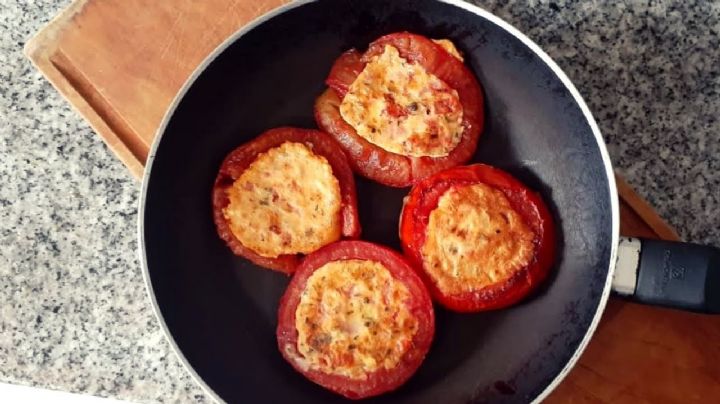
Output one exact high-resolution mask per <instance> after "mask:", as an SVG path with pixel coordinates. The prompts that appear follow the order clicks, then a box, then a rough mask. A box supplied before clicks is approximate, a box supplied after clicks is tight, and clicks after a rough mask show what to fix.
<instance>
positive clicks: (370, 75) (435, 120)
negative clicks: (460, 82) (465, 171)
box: [340, 41, 463, 157]
mask: <svg viewBox="0 0 720 404" xmlns="http://www.w3.org/2000/svg"><path fill="white" fill-rule="evenodd" d="M448 42H449V41H448ZM451 45H452V44H451ZM340 114H341V115H342V117H343V119H344V120H345V121H346V122H347V123H349V124H350V125H351V126H352V127H353V128H355V131H356V132H357V133H358V135H360V136H361V137H363V138H364V139H366V140H367V141H369V142H370V143H373V144H375V145H377V146H379V147H381V148H383V149H385V150H387V151H389V152H392V153H397V154H401V155H405V156H414V157H421V156H430V157H441V156H447V155H448V154H449V153H450V152H451V151H452V150H453V149H455V147H456V146H457V145H458V143H459V142H460V139H461V138H462V133H463V126H462V121H463V109H462V105H461V104H460V98H459V96H458V93H457V91H455V89H453V88H451V87H450V86H448V85H447V84H446V83H445V82H444V81H442V80H440V79H439V78H437V77H436V76H434V75H433V74H431V73H429V72H427V71H426V70H425V68H423V67H422V66H421V65H419V64H417V63H409V62H408V61H407V60H405V59H403V58H402V57H401V56H400V54H399V52H398V50H397V49H396V48H395V47H393V46H390V45H386V46H385V50H384V51H383V53H382V54H380V55H377V56H375V57H374V58H372V60H371V61H370V62H368V63H367V65H366V66H365V69H363V71H362V72H361V73H360V75H358V77H357V79H355V81H354V82H353V83H352V85H351V86H350V89H349V90H348V92H347V94H346V95H345V97H344V98H343V101H342V103H341V104H340Z"/></svg>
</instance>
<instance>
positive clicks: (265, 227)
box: [223, 142, 342, 258]
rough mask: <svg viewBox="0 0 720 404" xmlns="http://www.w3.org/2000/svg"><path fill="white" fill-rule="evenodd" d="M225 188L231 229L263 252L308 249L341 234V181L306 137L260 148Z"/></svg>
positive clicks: (272, 253)
mask: <svg viewBox="0 0 720 404" xmlns="http://www.w3.org/2000/svg"><path fill="white" fill-rule="evenodd" d="M226 192H227V196H228V199H229V203H228V205H227V206H226V207H225V208H224V209H223V214H224V216H225V219H226V220H227V221H228V224H229V227H230V230H231V231H232V233H233V234H234V235H235V237H237V239H238V240H239V241H240V242H241V243H242V244H243V245H244V246H245V247H247V248H250V249H251V250H253V251H254V252H255V253H257V254H259V255H261V256H263V257H271V258H275V257H278V256H280V255H283V254H297V253H303V254H307V253H310V252H313V251H315V250H317V249H318V248H320V247H322V246H324V245H326V244H329V243H331V242H333V241H336V240H338V239H339V238H340V235H341V230H342V229H341V216H340V208H341V196H340V184H339V182H338V180H337V178H336V177H335V176H334V175H333V172H332V167H331V166H330V164H329V163H328V162H327V160H326V159H325V157H322V156H320V155H316V154H315V153H313V151H312V150H311V149H310V148H309V147H308V146H306V145H305V144H303V143H295V142H285V143H283V144H281V145H280V146H277V147H275V148H272V149H270V150H268V151H266V152H264V153H261V154H259V155H258V156H257V158H256V159H255V161H253V162H252V163H251V164H250V166H248V168H247V169H246V170H245V171H244V172H243V173H242V174H241V175H240V177H238V178H237V179H236V180H235V182H234V183H233V184H232V186H230V187H229V188H228V189H227V191H226Z"/></svg>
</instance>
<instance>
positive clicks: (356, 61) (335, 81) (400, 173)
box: [315, 32, 484, 187]
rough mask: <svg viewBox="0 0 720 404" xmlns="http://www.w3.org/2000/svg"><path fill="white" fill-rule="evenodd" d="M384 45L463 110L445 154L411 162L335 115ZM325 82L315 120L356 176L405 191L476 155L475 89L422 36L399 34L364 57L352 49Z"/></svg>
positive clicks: (479, 111)
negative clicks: (453, 96) (445, 89)
mask: <svg viewBox="0 0 720 404" xmlns="http://www.w3.org/2000/svg"><path fill="white" fill-rule="evenodd" d="M385 45H391V46H393V47H395V48H397V49H398V51H399V53H400V56H401V57H403V58H404V59H405V60H407V61H409V62H411V63H417V64H419V65H421V66H423V67H424V68H425V70H426V71H428V72H429V73H431V74H433V75H435V76H437V77H438V78H440V79H441V80H443V81H444V82H445V83H447V84H448V85H449V86H450V87H452V88H453V89H455V90H456V91H457V93H458V96H459V98H460V103H461V104H462V107H463V122H462V127H463V133H462V136H461V139H460V142H459V144H458V145H457V146H456V147H455V148H454V149H453V150H452V151H451V152H450V153H449V154H448V155H446V156H443V157H412V156H405V155H401V154H395V153H392V152H389V151H387V150H385V149H383V148H381V147H379V146H376V145H374V144H372V143H370V142H368V141H367V140H365V139H364V138H362V137H361V136H359V135H358V134H357V132H356V131H355V129H354V128H353V127H352V126H351V125H349V124H348V123H347V122H345V120H344V119H343V118H342V116H341V115H340V112H339V110H338V108H339V106H340V103H341V102H342V99H343V98H344V97H345V94H346V93H347V91H348V88H349V87H350V85H351V84H352V83H353V82H354V81H355V79H356V78H357V76H358V75H359V74H360V73H361V72H362V70H363V69H364V67H365V64H366V63H367V62H368V61H369V60H370V58H372V57H373V56H375V55H378V54H380V53H382V52H383V49H384V47H385ZM326 83H327V85H328V86H329V87H330V88H329V89H328V90H326V91H325V92H324V93H323V94H322V95H321V96H320V97H319V98H318V99H317V100H316V102H315V119H316V121H317V123H318V126H319V127H320V128H321V129H323V130H325V131H326V132H328V133H330V134H331V135H333V136H334V137H335V138H336V139H337V140H338V141H339V142H340V144H341V145H342V146H343V148H344V149H345V150H346V152H347V153H348V157H349V159H350V162H351V164H352V166H353V168H354V169H355V171H357V172H358V173H359V174H361V175H363V176H365V177H368V178H370V179H373V180H375V181H378V182H380V183H382V184H385V185H389V186H394V187H405V186H410V185H412V184H414V183H415V182H417V181H418V180H420V179H422V178H425V177H427V176H429V175H432V174H434V173H436V172H438V171H441V170H443V169H446V168H450V167H454V166H457V165H459V164H463V163H465V162H466V161H468V160H469V159H470V158H471V157H472V155H473V154H474V153H475V149H476V147H477V141H478V138H479V137H480V132H481V131H482V128H483V125H484V111H483V106H484V101H483V95H482V90H481V88H480V84H479V83H478V82H477V80H476V79H475V76H474V75H473V73H472V72H471V71H470V69H469V68H468V67H467V66H466V65H465V64H463V62H461V61H460V60H458V59H457V58H456V57H454V56H453V55H451V54H450V53H449V52H448V51H447V50H446V49H445V48H443V47H442V46H440V45H439V44H437V43H435V42H433V41H432V40H430V39H428V38H426V37H424V36H421V35H417V34H412V33H409V32H400V33H395V34H390V35H386V36H383V37H380V38H379V39H377V40H376V41H375V42H373V43H371V44H370V46H369V48H368V50H367V51H366V52H365V53H364V54H361V53H360V52H358V51H357V50H355V49H351V50H349V51H347V52H345V53H343V54H342V55H340V57H339V58H338V59H337V60H336V61H335V63H334V65H333V67H332V68H331V70H330V75H329V77H328V78H327V80H326Z"/></svg>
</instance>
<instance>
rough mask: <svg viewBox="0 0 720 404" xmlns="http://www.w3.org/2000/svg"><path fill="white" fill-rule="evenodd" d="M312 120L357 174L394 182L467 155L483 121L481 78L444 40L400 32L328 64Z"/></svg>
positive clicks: (454, 162)
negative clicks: (335, 143)
mask: <svg viewBox="0 0 720 404" xmlns="http://www.w3.org/2000/svg"><path fill="white" fill-rule="evenodd" d="M326 83H327V85H328V87H329V88H328V89H327V90H326V91H325V92H323V93H322V95H320V97H319V98H318V99H317V101H316V102H315V119H316V121H317V123H318V126H319V127H320V128H322V129H323V130H324V131H326V132H328V133H329V134H331V135H332V136H334V137H335V139H337V140H338V142H339V143H340V144H341V146H342V147H343V148H344V149H345V151H346V152H347V154H348V158H349V161H350V164H351V165H352V167H353V169H354V170H355V171H356V172H358V173H359V174H361V175H363V176H365V177H367V178H370V179H372V180H375V181H377V182H380V183H382V184H385V185H389V186H394V187H405V186H409V185H412V184H414V183H415V182H417V181H418V180H420V179H422V178H425V177H427V176H429V175H431V174H434V173H436V172H438V171H441V170H443V169H446V168H449V167H454V166H457V165H459V164H463V163H464V162H466V161H468V160H469V159H470V158H471V157H472V155H473V154H474V152H475V149H476V146H477V141H478V137H479V136H480V133H481V131H482V128H483V122H484V115H483V96H482V91H481V88H480V85H479V83H478V81H477V80H476V79H475V76H474V75H473V73H472V72H471V71H470V69H469V68H468V67H467V66H466V65H465V64H464V63H463V59H462V56H461V55H460V53H459V52H458V51H457V49H456V48H455V46H454V45H453V43H452V42H450V41H449V40H431V39H428V38H426V37H424V36H421V35H416V34H411V33H408V32H401V33H395V34H390V35H386V36H383V37H381V38H379V39H377V40H376V41H374V42H373V43H371V44H370V46H369V47H368V49H367V51H365V52H364V53H361V52H359V51H357V50H355V49H351V50H349V51H347V52H345V53H343V54H342V55H341V56H340V57H339V58H338V59H337V60H336V61H335V64H334V65H333V67H332V69H331V71H330V75H329V77H328V78H327V80H326Z"/></svg>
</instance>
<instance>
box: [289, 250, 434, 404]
mask: <svg viewBox="0 0 720 404" xmlns="http://www.w3.org/2000/svg"><path fill="white" fill-rule="evenodd" d="M346 259H359V260H370V261H376V262H380V263H382V264H383V265H384V266H385V267H386V268H387V269H388V270H389V271H390V272H391V273H392V275H393V277H394V278H395V279H398V280H400V281H401V282H403V283H404V284H405V285H406V286H407V287H408V290H409V291H410V294H411V296H412V299H411V301H410V302H408V303H407V304H409V305H410V310H411V312H412V313H413V315H414V316H415V317H416V318H417V319H418V324H419V327H418V331H417V333H416V334H415V336H414V338H413V343H412V348H411V349H410V350H409V351H408V352H406V353H405V355H404V356H403V358H402V359H401V361H400V363H399V364H398V366H397V367H395V368H393V369H390V370H386V369H380V370H378V371H376V372H373V373H371V374H368V376H367V379H366V380H353V379H350V378H347V377H344V376H338V375H330V374H327V373H323V372H319V371H316V370H310V369H303V368H302V367H300V366H299V365H298V364H297V363H296V362H295V361H294V360H293V356H292V355H299V353H298V352H297V339H298V332H297V329H296V328H295V312H296V310H297V306H298V304H299V303H300V297H301V294H302V292H303V290H304V289H305V285H306V284H307V280H308V278H309V277H310V276H311V275H312V273H313V272H314V271H315V270H317V269H318V268H320V267H321V266H323V265H324V264H326V263H328V262H331V261H337V260H346ZM434 334H435V313H434V311H433V306H432V299H431V297H430V294H429V293H428V291H427V289H426V288H425V285H424V284H423V281H422V279H420V277H419V276H418V275H417V273H416V271H415V269H413V268H412V267H411V266H410V264H409V263H408V262H407V260H406V259H405V258H404V257H403V256H402V255H400V254H399V253H397V252H395V251H393V250H391V249H389V248H386V247H383V246H380V245H377V244H373V243H369V242H366V241H356V240H352V241H338V242H335V243H333V244H330V245H327V246H325V247H323V248H321V249H320V250H318V251H316V252H314V253H312V254H310V255H308V256H307V257H305V259H304V260H303V261H302V263H301V264H300V265H299V266H298V268H297V271H296V272H295V275H294V276H293V277H292V279H291V280H290V285H289V286H288V287H287V289H286V290H285V294H284V295H283V297H282V299H281V300H280V308H279V309H278V327H277V341H278V349H279V350H280V353H281V354H282V356H283V357H284V358H285V360H287V361H288V362H290V364H291V365H292V366H293V368H295V370H297V371H298V372H299V373H302V374H303V375H304V376H305V377H307V378H308V379H310V380H311V381H313V382H314V383H316V384H319V385H320V386H322V387H324V388H326V389H328V390H331V391H333V392H335V393H338V394H341V395H343V396H345V397H347V398H350V399H361V398H367V397H371V396H376V395H379V394H382V393H386V392H388V391H392V390H395V389H397V388H398V387H400V386H401V385H402V384H403V383H405V382H406V381H407V380H408V379H409V378H410V377H411V376H412V375H413V374H414V373H415V371H416V370H417V369H418V367H419V366H420V364H421V363H422V361H423V360H424V359H425V355H426V354H427V352H428V350H429V349H430V345H431V343H432V339H433V336H434ZM287 350H290V351H291V352H290V353H288V352H287Z"/></svg>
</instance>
